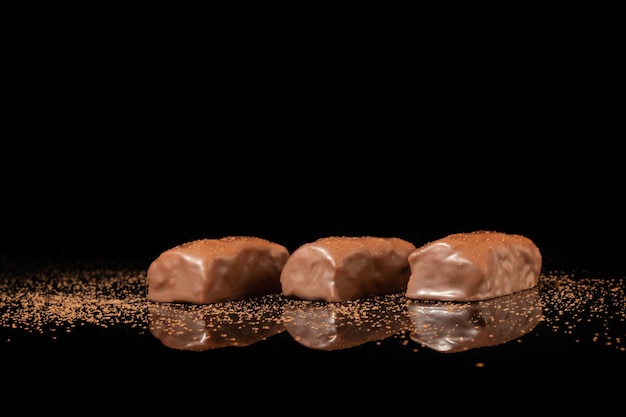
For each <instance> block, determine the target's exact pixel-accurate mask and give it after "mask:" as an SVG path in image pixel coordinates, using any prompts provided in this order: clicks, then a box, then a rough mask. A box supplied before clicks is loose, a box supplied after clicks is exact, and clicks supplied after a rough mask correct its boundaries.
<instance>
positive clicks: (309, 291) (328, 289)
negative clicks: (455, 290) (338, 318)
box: [280, 236, 415, 301]
mask: <svg viewBox="0 0 626 417" xmlns="http://www.w3.org/2000/svg"><path fill="white" fill-rule="evenodd" d="M413 250H415V246H414V245H413V244H412V243H410V242H408V241H406V240H402V239H400V238H384V237H371V236H362V237H345V236H330V237H325V238H320V239H318V240H316V241H314V242H310V243H306V244H304V245H302V246H300V247H299V248H298V249H296V250H295V251H294V252H293V253H292V254H291V256H290V257H289V259H288V260H287V262H286V263H285V265H284V267H283V270H282V273H281V275H280V282H281V286H282V292H283V294H284V295H285V296H287V297H295V298H300V299H304V300H312V301H347V300H352V299H356V298H361V297H370V296H374V295H383V294H388V293H392V292H396V291H404V290H405V289H406V285H407V282H408V280H409V274H410V268H409V262H408V258H407V257H408V255H409V253H411V252H412V251H413Z"/></svg>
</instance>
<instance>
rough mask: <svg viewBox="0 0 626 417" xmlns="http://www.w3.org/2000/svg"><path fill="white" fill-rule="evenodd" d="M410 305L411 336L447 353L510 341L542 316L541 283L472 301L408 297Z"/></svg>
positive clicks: (535, 324) (533, 325)
mask: <svg viewBox="0 0 626 417" xmlns="http://www.w3.org/2000/svg"><path fill="white" fill-rule="evenodd" d="M407 307H408V314H409V317H410V318H411V322H412V324H413V327H412V329H411V331H410V334H409V337H410V339H411V340H413V341H415V342H417V343H419V344H421V345H423V346H425V347H429V348H431V349H434V350H437V351H439V352H447V353H454V352H461V351H464V350H467V349H474V348H479V347H484V346H494V345H499V344H501V343H506V342H509V341H511V340H514V339H517V338H518V337H522V336H524V335H525V334H527V333H530V332H531V331H532V330H533V329H534V328H535V327H536V326H537V324H539V322H540V321H541V320H543V309H542V302H541V297H540V295H539V288H538V287H535V288H532V289H530V290H527V291H521V292H517V293H514V294H510V295H506V296H502V297H497V298H492V299H489V300H484V301H478V302H469V303H465V302H464V303H460V302H459V303H454V302H426V301H423V302H420V301H416V300H408V301H407Z"/></svg>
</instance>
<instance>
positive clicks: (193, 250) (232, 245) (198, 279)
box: [147, 236, 289, 304]
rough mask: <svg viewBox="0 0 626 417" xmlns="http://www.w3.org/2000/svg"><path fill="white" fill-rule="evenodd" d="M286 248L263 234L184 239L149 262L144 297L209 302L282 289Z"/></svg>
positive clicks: (157, 299) (270, 292)
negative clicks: (146, 291)
mask: <svg viewBox="0 0 626 417" xmlns="http://www.w3.org/2000/svg"><path fill="white" fill-rule="evenodd" d="M288 257H289V252H288V251H287V248H286V247H284V246H282V245H279V244H278V243H274V242H269V241H267V240H265V239H261V238H257V237H248V236H227V237H224V238H221V239H201V240H195V241H192V242H187V243H184V244H182V245H179V246H176V247H174V248H171V249H168V250H166V251H165V252H163V253H162V254H161V255H160V256H159V257H158V258H157V259H155V260H154V261H153V262H152V263H151V264H150V267H149V268H148V295H147V297H148V300H150V301H159V302H166V303H167V302H181V303H193V304H208V303H216V302H222V301H228V300H239V299H243V298H249V297H258V296H262V295H266V294H275V293H280V291H281V287H280V271H281V270H282V268H283V265H284V264H285V261H286V260H287V258H288Z"/></svg>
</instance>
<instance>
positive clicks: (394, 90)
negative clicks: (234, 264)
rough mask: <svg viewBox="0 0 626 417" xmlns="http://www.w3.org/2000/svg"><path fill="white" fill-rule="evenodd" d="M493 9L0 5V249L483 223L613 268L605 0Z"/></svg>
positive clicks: (574, 260) (612, 145)
mask: <svg viewBox="0 0 626 417" xmlns="http://www.w3.org/2000/svg"><path fill="white" fill-rule="evenodd" d="M501 3H502V2H475V3H470V2H453V1H450V2H444V1H440V2H437V1H422V2H410V1H390V2H382V1H335V2H328V1H323V2H297V3H296V2H273V1H271V2H250V3H248V2H228V4H217V5H213V6H204V7H198V8H191V7H190V8H185V7H177V8H175V9H173V8H171V6H164V7H156V6H153V5H150V6H145V7H139V6H134V7H133V8H132V9H131V8H119V9H114V8H101V9H99V8H97V7H96V6H94V7H91V6H90V7H89V8H80V7H78V8H77V7H73V8H70V7H67V8H64V9H58V8H52V6H50V7H49V8H46V9H31V10H20V11H19V12H16V13H15V15H14V16H12V17H14V22H16V24H15V26H14V28H13V30H12V31H11V34H10V35H11V36H10V39H11V40H13V41H14V43H13V45H15V46H14V50H12V51H9V53H11V57H10V58H11V59H9V60H8V63H7V64H5V65H6V66H7V68H8V69H9V70H10V71H11V73H12V75H11V76H10V77H8V78H6V80H7V88H8V90H9V93H10V94H9V95H8V96H7V97H8V99H7V100H8V102H9V105H10V106H9V109H8V110H7V111H6V112H5V116H6V117H5V120H6V121H7V123H6V127H7V129H5V132H4V144H5V145H4V147H3V149H4V150H3V152H2V168H1V173H2V178H3V183H4V186H3V188H4V191H3V198H2V214H3V215H2V218H1V219H0V227H1V228H2V233H1V238H0V248H1V250H2V253H4V254H5V255H4V259H5V260H12V259H16V260H18V261H19V262H24V263H26V264H36V263H38V262H40V261H46V262H47V261H49V260H53V261H60V262H74V261H76V262H80V261H81V260H94V259H96V260H100V261H102V262H105V263H111V264H114V263H117V262H122V263H127V264H129V263H130V264H132V265H133V266H138V267H144V266H145V267H147V265H148V263H149V262H150V261H151V260H152V259H154V258H156V256H158V254H159V253H160V252H161V251H163V250H165V249H167V248H169V247H172V246H174V245H177V244H179V243H183V242H185V241H189V240H193V239H198V238H204V237H221V236H224V235H237V234H242V235H257V236H261V237H265V238H267V239H270V240H273V241H276V242H279V243H282V244H285V245H286V246H287V247H288V248H289V249H290V250H294V249H295V248H297V247H298V246H299V245H300V244H303V243H305V242H307V241H310V240H314V239H316V238H318V237H321V236H325V235H387V236H398V237H402V238H405V239H407V240H410V241H412V242H413V243H415V244H416V245H421V244H423V243H426V242H427V241H429V240H432V239H436V238H439V237H442V236H444V235H446V234H449V233H455V232H462V231H471V230H478V229H491V230H499V231H504V232H510V233H519V234H524V235H526V236H528V237H530V238H531V239H533V240H534V241H535V242H536V243H537V245H538V246H539V247H540V249H541V250H542V252H543V254H544V258H545V262H546V268H549V267H552V266H554V267H558V268H560V267H563V268H586V269H589V270H591V271H592V272H593V273H597V274H605V273H606V274H613V271H615V270H624V267H625V264H626V263H625V262H624V257H623V247H624V245H623V237H622V236H623V234H624V233H625V232H626V228H625V222H624V220H623V178H624V175H623V168H622V167H623V154H622V153H621V151H620V150H621V147H620V143H621V138H622V137H623V122H622V121H623V106H622V105H623V97H624V95H623V92H624V91H623V78H624V77H623V74H624V71H623V70H624V68H623V64H622V63H621V57H620V55H621V54H622V53H623V51H622V46H623V43H622V40H621V39H623V38H622V36H623V35H624V30H623V29H624V28H623V25H622V20H621V19H622V14H621V9H620V8H619V7H618V4H619V3H618V2H613V1H604V2H594V4H593V5H589V4H587V3H583V2H507V3H506V4H504V5H503V4H501ZM54 7H57V6H54Z"/></svg>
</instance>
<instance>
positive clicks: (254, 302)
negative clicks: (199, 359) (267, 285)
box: [148, 294, 285, 351]
mask: <svg viewBox="0 0 626 417" xmlns="http://www.w3.org/2000/svg"><path fill="white" fill-rule="evenodd" d="M148 313H149V315H148V320H149V328H150V332H151V333H152V334H153V335H154V336H155V337H156V338H157V339H159V340H160V341H161V342H162V343H163V344H164V345H165V346H167V347H170V348H173V349H179V350H195V351H203V350H210V349H217V348H222V347H228V346H248V345H251V344H253V343H256V342H259V341H261V340H264V339H267V338H268V337H270V336H273V335H275V334H278V333H281V332H283V331H284V330H285V328H284V327H283V324H282V322H281V313H282V298H281V296H280V295H277V294H273V295H266V296H263V297H258V298H250V299H246V300H238V301H227V302H223V303H214V304H209V305H195V304H174V303H150V304H149V310H148Z"/></svg>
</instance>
